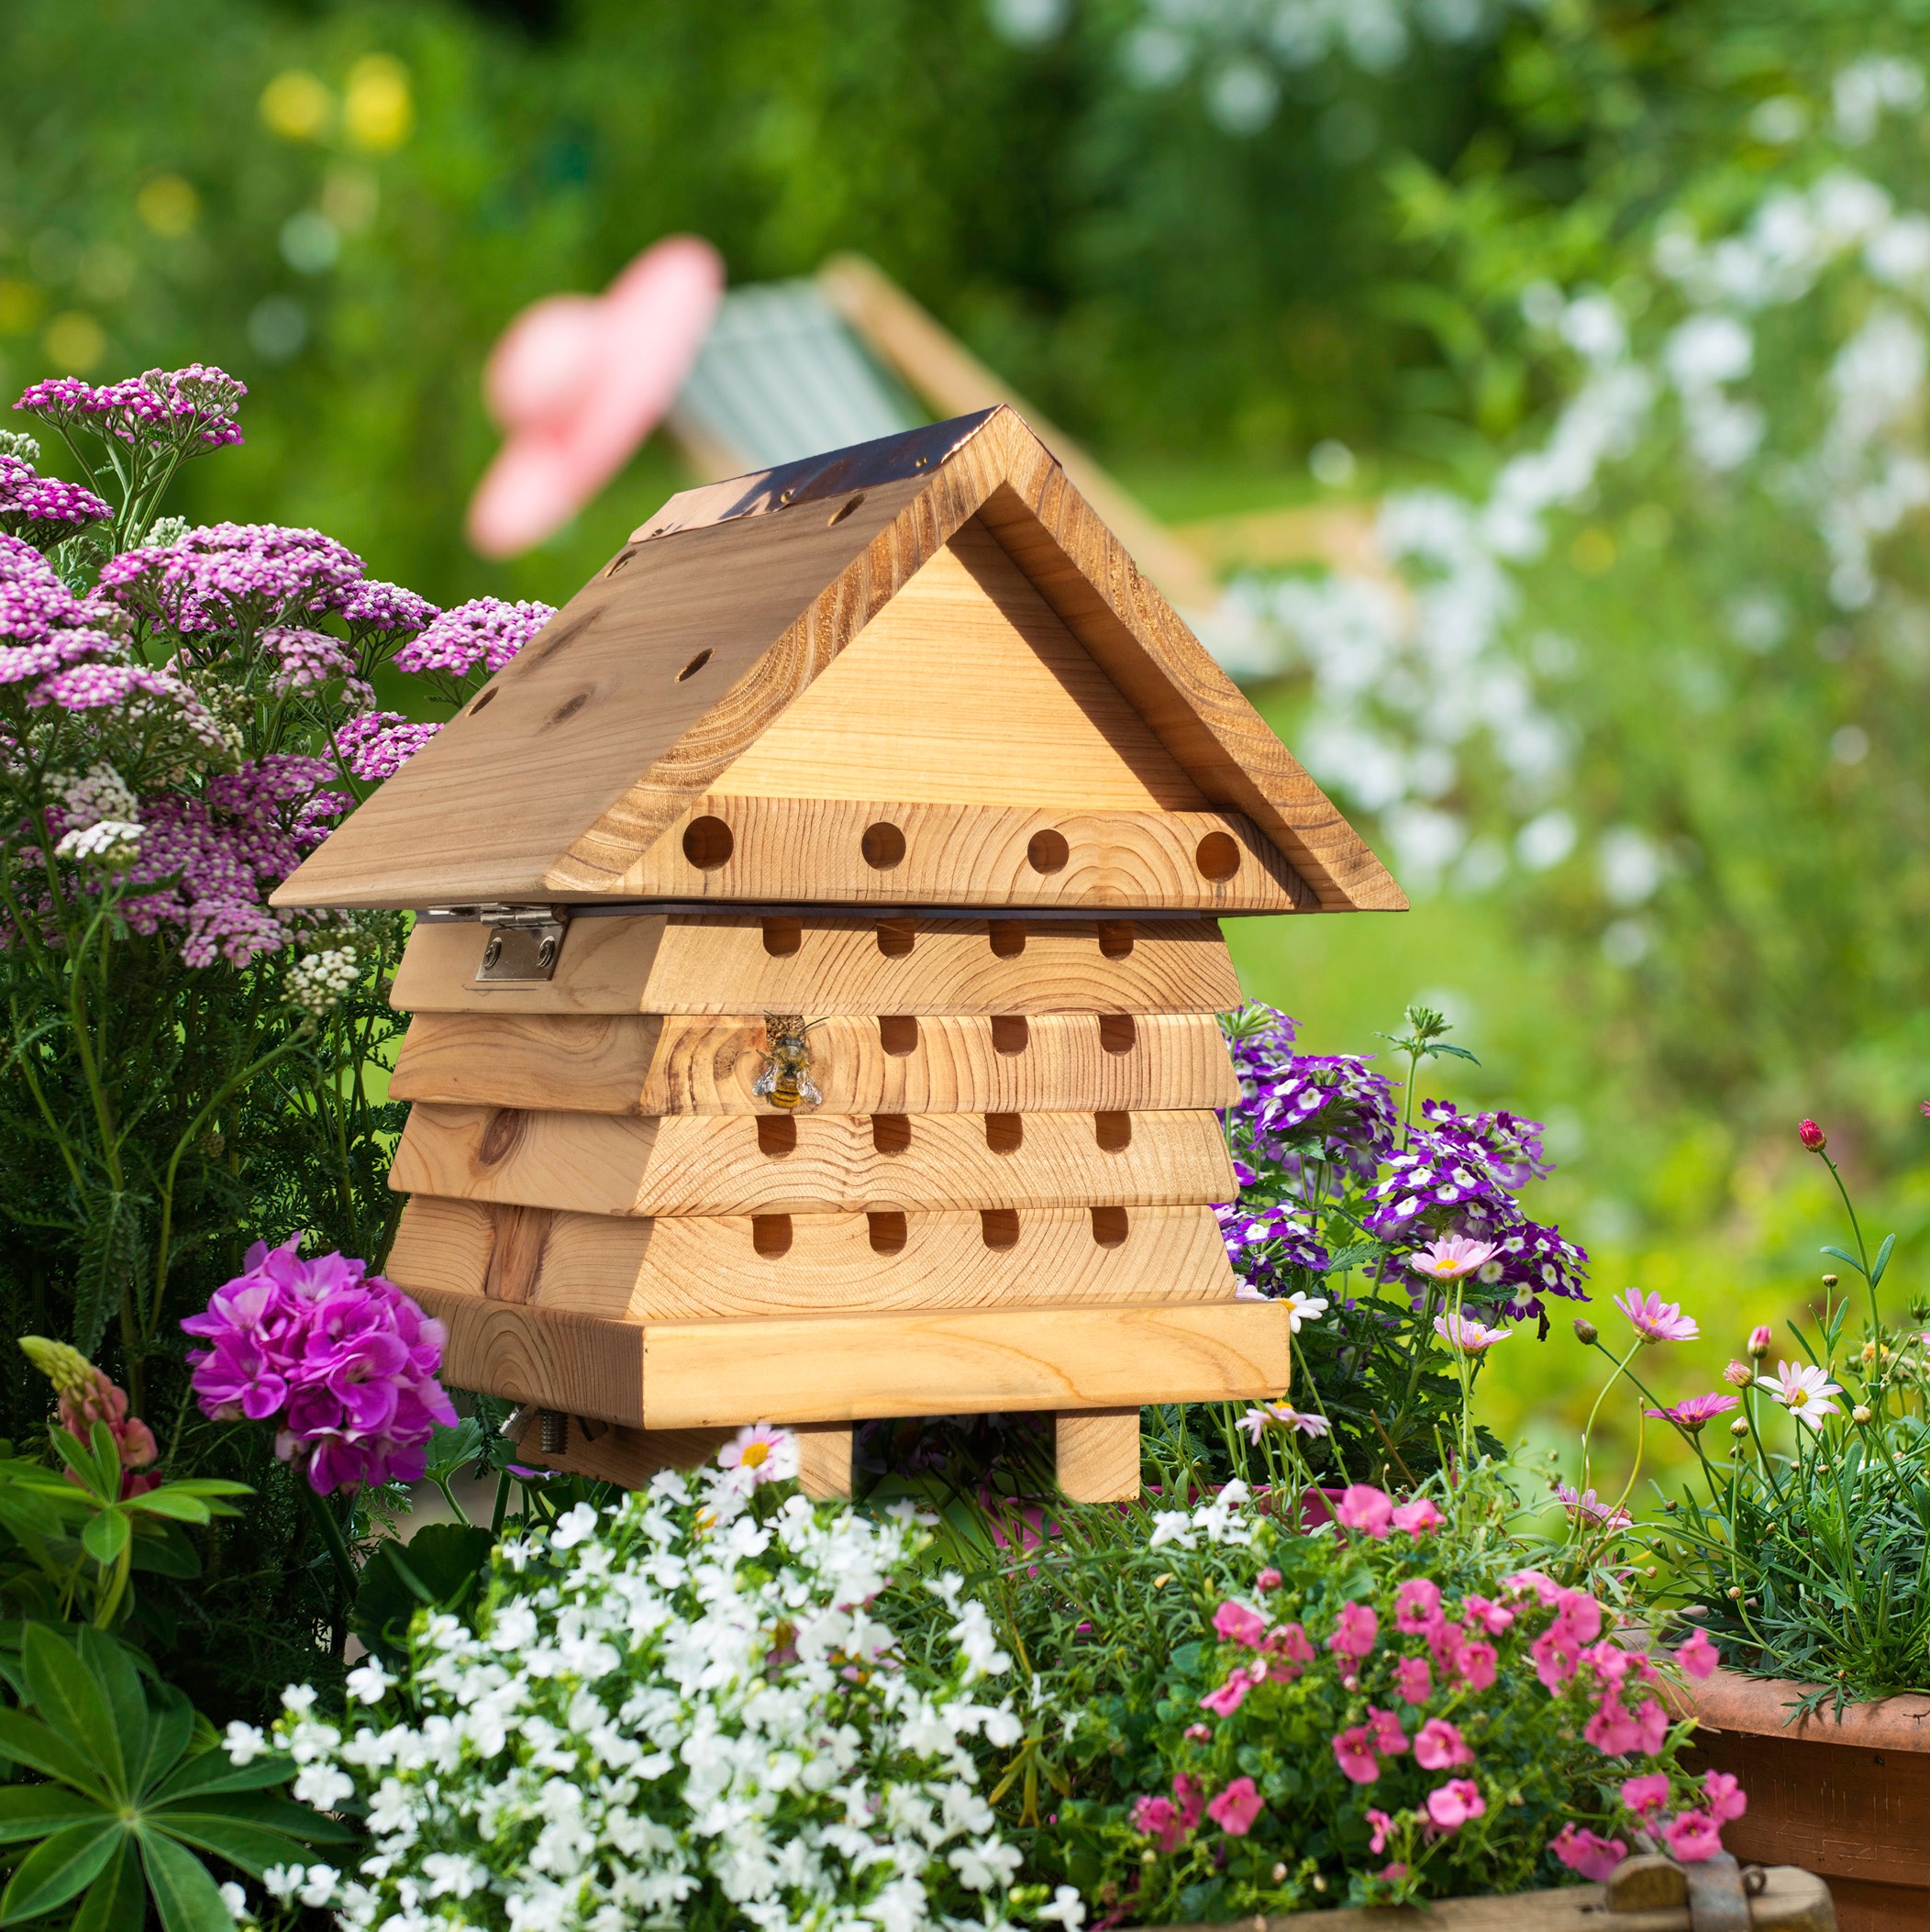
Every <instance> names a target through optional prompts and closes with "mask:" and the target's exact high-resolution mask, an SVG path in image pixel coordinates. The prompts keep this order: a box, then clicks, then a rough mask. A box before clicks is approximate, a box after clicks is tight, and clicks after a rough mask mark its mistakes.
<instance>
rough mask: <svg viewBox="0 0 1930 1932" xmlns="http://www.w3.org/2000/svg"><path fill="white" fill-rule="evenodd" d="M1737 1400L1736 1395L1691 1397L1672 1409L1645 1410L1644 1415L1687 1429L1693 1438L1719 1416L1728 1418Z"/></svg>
mask: <svg viewBox="0 0 1930 1932" xmlns="http://www.w3.org/2000/svg"><path fill="white" fill-rule="evenodd" d="M1737 1400H1738V1398H1737V1397H1736V1396H1734V1395H1723V1394H1719V1393H1718V1394H1712V1395H1691V1396H1689V1397H1688V1398H1687V1399H1686V1400H1685V1401H1682V1402H1678V1403H1676V1404H1675V1405H1673V1406H1672V1407H1669V1408H1666V1409H1644V1410H1643V1411H1642V1413H1643V1415H1645V1416H1649V1417H1651V1418H1652V1419H1653V1420H1655V1421H1657V1422H1672V1423H1674V1424H1675V1426H1676V1427H1678V1428H1683V1429H1687V1430H1688V1431H1689V1433H1690V1434H1691V1435H1695V1434H1696V1433H1697V1432H1698V1431H1700V1430H1702V1429H1703V1428H1705V1427H1707V1426H1708V1425H1709V1424H1710V1423H1712V1422H1714V1420H1715V1418H1716V1417H1717V1416H1726V1415H1727V1414H1728V1413H1729V1411H1730V1410H1731V1409H1733V1408H1735V1407H1736V1405H1737Z"/></svg>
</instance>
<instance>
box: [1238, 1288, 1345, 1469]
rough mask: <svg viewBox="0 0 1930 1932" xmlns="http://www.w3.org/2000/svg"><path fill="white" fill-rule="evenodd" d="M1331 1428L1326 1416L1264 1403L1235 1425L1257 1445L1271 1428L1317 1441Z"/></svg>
mask: <svg viewBox="0 0 1930 1932" xmlns="http://www.w3.org/2000/svg"><path fill="white" fill-rule="evenodd" d="M1261 1299H1263V1300H1264V1299H1265V1297H1264V1296H1262V1297H1261ZM1234 1427H1236V1428H1240V1429H1245V1430H1246V1432H1247V1436H1248V1440H1249V1441H1252V1442H1256V1443H1257V1442H1258V1441H1259V1438H1261V1437H1262V1436H1264V1435H1265V1434H1266V1433H1267V1431H1268V1430H1269V1429H1270V1428H1281V1429H1297V1430H1298V1431H1299V1432H1300V1434H1301V1435H1303V1436H1311V1437H1313V1438H1314V1439H1315V1440H1316V1441H1317V1440H1318V1439H1319V1438H1321V1437H1322V1436H1325V1434H1326V1432H1327V1430H1328V1429H1329V1428H1330V1427H1332V1425H1331V1424H1330V1423H1329V1422H1328V1421H1327V1419H1326V1417H1325V1416H1310V1415H1308V1414H1307V1413H1306V1412H1305V1411H1304V1410H1301V1409H1296V1408H1295V1407H1294V1406H1293V1405H1292V1403H1291V1402H1263V1403H1261V1404H1260V1405H1259V1407H1258V1408H1255V1409H1248V1411H1247V1413H1246V1414H1245V1415H1244V1416H1241V1417H1240V1419H1239V1420H1238V1421H1237V1423H1235V1424H1234Z"/></svg>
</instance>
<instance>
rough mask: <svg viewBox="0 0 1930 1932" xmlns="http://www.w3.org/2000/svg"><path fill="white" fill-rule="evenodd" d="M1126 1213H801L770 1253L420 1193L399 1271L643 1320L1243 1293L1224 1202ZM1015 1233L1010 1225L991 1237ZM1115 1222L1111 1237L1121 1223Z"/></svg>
mask: <svg viewBox="0 0 1930 1932" xmlns="http://www.w3.org/2000/svg"><path fill="white" fill-rule="evenodd" d="M1124 1216H1125V1220H1126V1228H1125V1231H1124V1238H1121V1239H1118V1240H1117V1241H1116V1245H1113V1246H1104V1245H1102V1243H1101V1241H1100V1240H1099V1239H1097V1238H1095V1235H1094V1227H1093V1216H1092V1214H1091V1213H1090V1212H1089V1211H1088V1210H1085V1209H1079V1208H1038V1209H1033V1210H1025V1211H1021V1212H1019V1213H1018V1214H1017V1215H1016V1216H1015V1220H1016V1238H1015V1240H1013V1241H1012V1243H1011V1245H1010V1246H1005V1247H989V1246H987V1229H986V1226H985V1223H984V1221H983V1218H982V1216H980V1215H978V1214H971V1213H962V1214H960V1213H937V1214H932V1213H906V1214H905V1215H904V1217H903V1223H902V1226H901V1225H897V1224H896V1222H895V1217H894V1225H893V1226H892V1227H889V1228H887V1229H884V1230H882V1235H883V1241H882V1243H881V1242H880V1239H879V1237H880V1233H881V1231H880V1230H878V1229H877V1228H875V1227H874V1225H873V1223H872V1220H871V1216H867V1215H793V1216H784V1217H782V1218H783V1220H784V1221H785V1222H786V1224H787V1225H786V1226H785V1227H783V1229H782V1236H781V1238H782V1240H783V1241H784V1242H785V1243H786V1244H787V1245H786V1246H785V1248H784V1249H783V1251H782V1252H779V1253H770V1252H760V1246H759V1243H760V1238H761V1239H763V1240H764V1241H765V1242H766V1243H767V1245H768V1244H769V1243H770V1242H771V1238H772V1230H771V1227H769V1225H768V1224H766V1225H765V1226H764V1227H762V1228H761V1229H760V1225H759V1223H758V1221H757V1220H756V1219H755V1218H754V1217H751V1216H715V1217H701V1218H700V1217H696V1216H664V1217H662V1218H661V1219H658V1220H640V1219H630V1218H626V1217H622V1216H605V1215H586V1214H572V1213H565V1212H560V1211H552V1210H550V1209H548V1208H530V1207H502V1206H498V1205H494V1204H492V1203H488V1202H475V1201H455V1200H448V1199H444V1198H441V1197H439V1196H437V1195H434V1194H416V1195H414V1196H413V1197H412V1198H411V1199H410V1201H409V1203H408V1205H406V1206H405V1208H404V1209H403V1211H402V1225H401V1227H400V1229H399V1230H398V1232H397V1234H396V1237H395V1245H394V1249H392V1250H391V1252H390V1257H389V1264H388V1272H389V1278H390V1280H392V1281H393V1282H395V1283H396V1284H397V1285H398V1286H399V1287H403V1288H405V1289H407V1290H408V1292H409V1293H410V1294H416V1291H417V1290H418V1289H420V1290H423V1291H425V1292H432V1293H436V1294H468V1295H471V1296H474V1297H475V1298H477V1299H479V1300H483V1299H487V1300H500V1301H503V1302H505V1303H507V1304H510V1305H516V1306H529V1305H535V1306H540V1307H543V1308H549V1309H555V1308H569V1309H572V1310H575V1311H578V1312H582V1313H589V1314H593V1315H596V1316H603V1317H605V1318H607V1319H610V1320H613V1321H614V1320H622V1321H627V1322H632V1323H635V1322H643V1321H651V1320H658V1319H671V1318H674V1319H680V1320H681V1319H696V1318H701V1317H704V1316H786V1315H798V1314H825V1313H828V1312H831V1311H833V1310H837V1309H852V1310H856V1309H866V1310H879V1309H903V1308H964V1307H992V1306H1001V1305H1003V1306H1008V1307H1017V1306H1021V1305H1027V1304H1032V1305H1037V1304H1039V1303H1046V1302H1061V1303H1066V1304H1068V1305H1071V1304H1078V1303H1095V1304H1098V1303H1104V1304H1115V1305H1126V1304H1128V1303H1135V1302H1155V1301H1159V1302H1175V1303H1177V1302H1213V1301H1223V1300H1226V1299H1229V1298H1230V1297H1231V1296H1232V1294H1233V1292H1234V1280H1233V1271H1232V1269H1231V1267H1230V1266H1229V1265H1228V1263H1227V1260H1226V1247H1225V1244H1224V1243H1223V1242H1222V1241H1221V1238H1220V1233H1219V1226H1218V1223H1217V1222H1216V1221H1215V1218H1214V1215H1213V1211H1212V1209H1210V1208H1205V1207H1146V1208H1130V1209H1126V1210H1125V1211H1124ZM1011 1232H1012V1229H1011V1228H1010V1227H1009V1224H1008V1226H1007V1227H1004V1228H1000V1227H993V1230H992V1235H993V1238H996V1239H1004V1238H1005V1236H1006V1235H1007V1234H1009V1233H1011ZM1103 1232H1104V1234H1105V1236H1106V1238H1107V1239H1112V1238H1114V1237H1115V1235H1117V1233H1118V1232H1119V1231H1118V1229H1117V1228H1116V1227H1107V1228H1105V1229H1104V1230H1103ZM465 1386H468V1385H467V1384H465ZM1148 1399H1150V1398H1148ZM549 1406H550V1407H552V1408H560V1407H564V1406H566V1405H564V1404H561V1403H551V1404H550V1405H549ZM583 1413H585V1414H593V1413H598V1412H596V1411H588V1410H586V1411H584V1412H583ZM896 1413H909V1414H914V1415H916V1414H921V1413H923V1412H922V1411H919V1410H911V1411H908V1412H896ZM749 1419H751V1420H755V1419H756V1418H755V1417H751V1418H749Z"/></svg>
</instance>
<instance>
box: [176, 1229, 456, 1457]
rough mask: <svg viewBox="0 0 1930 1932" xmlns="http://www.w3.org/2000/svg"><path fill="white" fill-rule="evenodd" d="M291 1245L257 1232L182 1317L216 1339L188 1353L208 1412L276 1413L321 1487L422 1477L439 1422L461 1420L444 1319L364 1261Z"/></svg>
mask: <svg viewBox="0 0 1930 1932" xmlns="http://www.w3.org/2000/svg"><path fill="white" fill-rule="evenodd" d="M296 1247H297V1241H296V1240H295V1239H290V1240H288V1241H286V1242H284V1243H283V1245H282V1246H281V1247H280V1248H275V1249H271V1248H269V1247H268V1245H267V1244H266V1243H265V1242H261V1241H258V1242H257V1243H256V1244H255V1245H254V1247H253V1248H251V1249H250V1250H249V1254H248V1271H247V1272H246V1273H245V1274H241V1275H238V1276H237V1277H236V1278H235V1279H234V1280H233V1281H230V1282H225V1283H224V1284H223V1285H222V1286H221V1287H219V1288H217V1289H216V1291H215V1293H214V1295H213V1297H212V1298H211V1299H210V1301H209V1303H208V1305H207V1308H206V1310H205V1313H203V1314H201V1315H195V1316H189V1317H188V1319H187V1320H185V1321H184V1322H183V1323H182V1325H181V1326H182V1327H183V1328H184V1329H185V1330H186V1331H187V1332H188V1334H190V1335H194V1336H200V1337H203V1338H206V1339H207V1340H209V1341H210V1342H212V1344H213V1346H212V1347H211V1348H209V1349H205V1350H204V1351H202V1352H200V1353H194V1352H191V1353H190V1354H189V1356H188V1361H189V1364H190V1366H191V1367H192V1369H193V1370H194V1377H193V1386H194V1394H195V1397H196V1400H197V1401H198V1402H199V1404H200V1406H201V1410H202V1413H203V1414H204V1415H205V1416H209V1417H210V1418H211V1419H213V1420H216V1421H234V1420H239V1419H241V1418H244V1417H245V1418H247V1419H248V1420H250V1421H269V1420H272V1419H274V1418H275V1417H276V1416H279V1417H280V1418H281V1422H282V1427H281V1428H280V1430H279V1431H278V1432H277V1434H276V1438H275V1453H276V1454H277V1455H278V1456H280V1457H281V1458H282V1459H283V1460H284V1461H287V1460H295V1461H299V1462H301V1463H302V1464H304V1465H305V1471H306V1474H307V1478H308V1483H309V1486H310V1488H312V1489H314V1490H315V1491H316V1493H318V1494H322V1495H326V1494H327V1493H328V1492H329V1491H331V1490H334V1489H338V1488H342V1487H345V1486H349V1485H352V1484H356V1483H383V1482H416V1481H417V1480H419V1479H420V1477H421V1475H422V1471H423V1468H424V1466H425V1463H426V1461H427V1448H428V1440H429V1436H430V1433H431V1432H432V1430H433V1429H434V1427H435V1426H436V1425H437V1424H438V1423H441V1424H442V1425H443V1426H444V1427H453V1426H454V1424H455V1421H456V1411H455V1407H454V1405H452V1404H451V1403H450V1401H449V1397H448V1396H447V1395H446V1394H445V1393H443V1391H442V1388H441V1385H440V1384H439V1383H438V1382H437V1380H436V1371H437V1370H438V1368H439V1367H440V1366H441V1361H442V1344H443V1339H444V1331H443V1327H442V1324H441V1323H440V1322H437V1321H431V1320H429V1319H428V1318H427V1316H425V1315H424V1314H423V1312H422V1310H421V1309H420V1308H419V1307H417V1306H416V1304H415V1303H414V1302H413V1301H411V1300H410V1299H409V1297H408V1296H407V1295H405V1294H403V1292H402V1291H401V1289H399V1288H397V1287H396V1286H395V1285H394V1282H388V1281H384V1280H383V1278H382V1276H380V1275H372V1274H369V1273H368V1272H367V1269H366V1265H365V1264H364V1263H363V1262H361V1261H356V1260H348V1259H347V1258H345V1257H344V1256H342V1255H339V1254H327V1255H320V1256H317V1257H316V1259H315V1260H303V1259H302V1258H301V1256H300V1255H299V1254H298V1253H297V1252H296Z"/></svg>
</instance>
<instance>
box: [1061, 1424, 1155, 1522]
mask: <svg viewBox="0 0 1930 1932" xmlns="http://www.w3.org/2000/svg"><path fill="white" fill-rule="evenodd" d="M1052 1472H1053V1474H1054V1475H1055V1476H1056V1477H1057V1478H1058V1479H1059V1488H1060V1489H1061V1490H1063V1491H1064V1492H1065V1493H1066V1496H1067V1497H1068V1498H1069V1499H1070V1501H1071V1502H1074V1503H1129V1502H1132V1501H1134V1500H1136V1499H1137V1496H1138V1494H1139V1411H1138V1410H1137V1408H1129V1409H1089V1410H1087V1411H1086V1412H1085V1413H1084V1414H1081V1413H1080V1412H1079V1411H1078V1410H1076V1409H1075V1410H1072V1411H1070V1412H1068V1413H1066V1414H1064V1415H1060V1416H1055V1417H1054V1418H1053V1424H1052Z"/></svg>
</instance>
